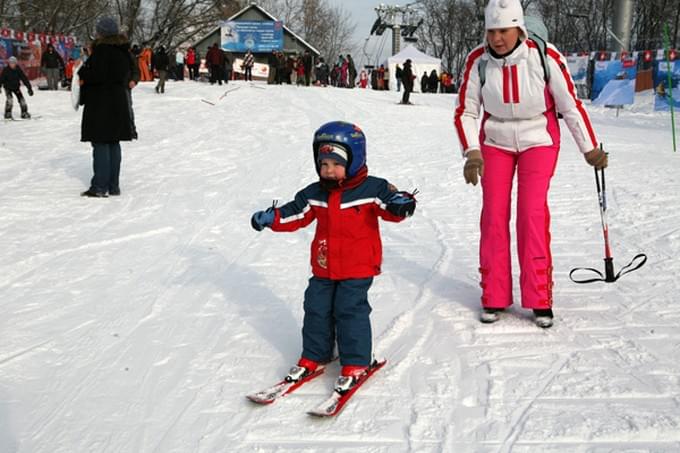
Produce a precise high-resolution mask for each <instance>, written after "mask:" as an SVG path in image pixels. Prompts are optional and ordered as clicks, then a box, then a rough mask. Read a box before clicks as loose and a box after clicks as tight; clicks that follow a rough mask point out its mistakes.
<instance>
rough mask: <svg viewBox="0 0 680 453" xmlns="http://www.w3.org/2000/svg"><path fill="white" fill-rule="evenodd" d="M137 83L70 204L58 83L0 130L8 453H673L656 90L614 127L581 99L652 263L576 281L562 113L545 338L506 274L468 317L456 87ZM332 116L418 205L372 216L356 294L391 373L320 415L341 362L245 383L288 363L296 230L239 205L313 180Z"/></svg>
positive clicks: (665, 141) (673, 319)
mask: <svg viewBox="0 0 680 453" xmlns="http://www.w3.org/2000/svg"><path fill="white" fill-rule="evenodd" d="M153 86H154V85H153V84H152V83H143V84H141V85H140V86H139V87H137V88H136V89H135V90H134V103H135V113H136V118H137V125H138V129H139V137H140V138H139V140H138V141H135V142H125V143H123V169H122V175H121V190H122V196H120V197H115V198H108V199H87V198H81V197H80V196H79V195H78V194H79V192H80V191H82V190H85V189H86V188H87V187H88V183H89V178H90V177H91V171H92V170H91V165H92V162H91V148H90V146H89V144H88V143H81V142H80V141H79V140H80V116H81V113H80V112H78V113H76V112H74V111H73V110H72V108H71V107H70V100H69V93H68V92H66V91H59V92H45V91H37V92H36V95H35V96H33V97H31V98H28V102H29V107H30V111H31V113H32V114H33V115H35V116H38V115H40V116H41V118H39V119H36V120H30V121H17V122H2V123H0V208H1V211H0V216H1V219H2V222H0V237H1V238H2V260H0V310H1V312H2V315H1V316H0V339H1V340H0V452H3V453H10V452H12V453H13V452H18V453H38V452H40V453H43V452H44V453H48V452H49V453H80V452H97V453H109V452H111V453H113V452H131V453H151V452H159V453H171V452H177V453H187V452H192V453H193V452H196V453H199V452H201V453H203V452H206V453H207V452H385V453H387V452H389V453H393V452H510V451H512V452H538V451H541V452H597V453H604V452H656V453H659V452H664V453H665V452H669V453H670V452H678V451H680V306H679V305H678V298H679V297H680V296H679V295H678V294H680V284H679V277H678V276H679V275H680V259H678V256H680V211H679V210H678V207H679V206H680V172H679V171H678V168H679V162H680V153H673V151H672V138H671V132H670V118H669V117H668V114H667V113H654V112H653V111H652V109H651V102H652V97H651V95H643V96H638V98H637V104H636V105H635V106H633V107H632V108H627V109H626V110H623V111H622V112H621V113H620V115H619V117H618V118H617V117H616V115H615V111H614V110H609V109H605V108H600V107H590V106H589V107H588V108H589V111H590V113H591V115H592V118H593V122H594V126H595V130H596V133H597V134H598V137H599V138H600V140H601V141H602V142H604V145H605V148H606V149H607V150H608V151H609V153H610V167H609V168H608V169H607V193H608V202H609V211H608V212H609V215H608V220H609V224H610V235H611V239H612V249H613V253H614V258H615V265H616V267H617V269H618V268H620V267H621V266H623V265H625V264H626V263H627V262H628V261H629V260H630V259H631V258H632V257H633V256H634V255H635V254H637V253H639V252H644V253H646V254H647V255H648V257H649V261H648V263H647V264H646V265H645V266H644V267H643V268H642V269H640V270H638V271H637V272H634V273H631V274H629V275H627V276H625V277H624V278H622V279H621V280H620V281H619V282H618V283H615V284H604V283H602V284H591V285H576V284H574V283H572V282H570V281H569V279H568V273H569V271H570V270H571V269H572V268H574V267H578V266H591V267H596V268H598V269H602V268H603V261H602V258H603V255H604V247H603V240H602V229H601V225H600V217H599V212H598V204H597V195H596V190H595V181H594V179H595V178H594V174H593V170H592V169H591V168H590V167H588V166H587V164H586V163H585V161H584V159H583V157H582V156H581V155H580V154H579V152H578V151H577V149H576V147H575V145H574V142H573V141H572V139H571V137H570V136H569V133H568V130H567V129H566V127H563V128H562V129H563V146H562V150H561V153H560V159H559V164H558V167H557V171H556V174H555V177H554V179H553V181H552V189H551V192H550V205H551V211H552V246H553V257H554V266H555V273H554V279H555V288H554V300H555V314H556V319H555V326H554V327H553V328H551V329H548V330H541V329H539V328H537V327H536V326H535V325H534V323H533V317H532V316H531V314H530V313H529V312H528V311H526V310H523V309H521V308H520V301H519V298H518V296H519V291H517V289H518V288H515V289H516V291H515V305H514V307H513V308H512V309H511V310H510V312H509V313H506V314H504V315H503V317H502V319H501V321H500V322H498V323H496V324H493V325H483V324H481V323H480V322H479V321H478V316H479V304H480V302H479V297H480V288H479V284H478V271H477V268H478V259H477V256H478V240H479V227H478V225H479V214H480V208H481V192H480V188H479V186H478V187H473V186H470V185H465V183H464V181H463V177H462V165H463V161H462V159H461V155H460V149H459V144H458V141H457V138H456V136H455V132H454V128H453V124H452V116H453V104H454V95H422V94H415V95H413V96H412V100H413V102H414V103H415V105H413V106H400V105H397V101H398V100H399V94H398V93H394V92H376V91H367V90H359V89H355V90H343V89H333V88H327V89H323V88H296V87H293V86H267V85H262V84H254V85H253V84H246V83H239V82H233V83H230V84H229V85H228V86H226V87H225V86H222V87H219V86H210V85H208V84H203V83H195V82H168V84H167V87H166V94H165V95H158V94H156V93H154V90H153ZM237 87H238V90H235V91H232V92H229V93H228V94H227V95H226V96H224V97H223V98H222V99H220V97H221V96H222V95H223V94H224V92H225V91H226V90H227V89H233V88H237ZM201 99H205V100H208V101H210V102H212V103H214V104H215V105H210V104H208V103H206V102H201ZM15 116H18V111H17V110H16V106H15ZM330 120H347V121H351V122H354V123H356V124H358V125H360V126H361V127H362V128H363V130H364V131H365V133H366V135H367V137H368V166H369V171H370V173H371V174H373V175H376V176H381V177H384V178H386V179H388V180H389V181H390V182H392V183H393V184H395V185H396V186H398V188H399V189H401V190H413V189H415V188H418V190H419V191H420V194H419V195H418V200H419V204H418V209H417V210H416V213H415V216H414V217H413V218H410V219H408V220H407V221H405V222H403V223H400V224H388V223H385V224H383V225H382V235H383V243H384V263H383V274H382V275H381V276H379V277H378V278H376V280H375V283H374V285H373V287H372V289H371V292H370V294H369V296H370V302H371V305H372V306H373V313H372V315H371V316H372V322H373V336H374V340H375V341H374V350H375V354H376V356H381V357H385V358H387V360H388V363H387V366H386V367H385V368H384V369H383V370H381V371H380V372H379V373H377V374H376V375H375V378H374V379H372V380H371V381H370V382H369V383H367V384H366V385H365V386H364V387H363V388H362V389H361V390H360V391H359V392H358V393H357V394H356V395H355V397H354V398H353V399H352V401H351V402H350V403H349V404H348V405H347V406H346V408H345V410H344V411H343V412H342V413H341V414H340V415H339V416H338V417H337V418H335V419H314V418H310V417H309V416H308V415H306V414H305V411H306V410H308V409H310V408H312V407H314V406H315V405H316V404H318V403H319V402H321V401H322V400H323V399H325V398H326V396H327V395H328V393H329V391H330V389H331V388H332V383H333V381H334V379H335V377H336V375H337V373H338V371H339V365H338V364H337V363H336V364H332V365H331V366H330V367H329V369H328V372H327V374H326V375H324V376H322V377H321V378H318V379H317V380H315V381H313V382H312V383H310V384H308V385H306V386H305V387H303V388H301V389H300V391H299V392H296V393H295V394H293V395H290V396H289V397H286V398H284V399H283V400H281V401H279V402H277V403H276V404H274V405H272V406H269V407H260V406H255V405H252V403H249V402H248V401H247V400H246V398H245V397H244V396H245V395H246V394H247V393H249V392H252V391H254V390H259V389H261V388H263V387H266V386H268V385H271V384H273V383H274V382H276V381H277V380H278V379H280V378H281V377H283V376H284V375H285V374H286V373H287V371H288V368H289V367H290V366H291V365H293V364H294V363H295V361H296V360H297V358H298V355H299V353H300V350H301V335H300V328H301V321H302V296H303V292H304V289H305V287H306V284H307V278H308V277H309V276H310V268H309V264H308V259H309V258H308V254H309V243H310V241H311V238H312V235H313V226H310V227H308V228H307V229H305V230H301V231H298V232H295V233H285V234H284V233H282V234H275V233H272V232H271V231H269V230H266V231H264V232H261V233H257V232H255V231H254V230H252V229H251V227H250V223H249V221H250V216H251V214H252V213H253V212H254V211H256V210H259V209H264V208H267V207H268V206H270V205H271V204H272V200H274V199H278V200H281V201H287V200H290V199H292V197H293V196H294V194H295V193H296V191H297V190H299V189H301V188H302V187H304V186H305V185H307V184H308V183H310V182H312V181H314V179H315V177H316V173H315V171H314V166H313V162H312V152H311V140H312V134H313V132H314V130H315V129H316V128H318V127H319V126H320V125H321V124H323V123H324V122H326V121H330ZM515 270H516V272H515V280H518V271H517V267H515Z"/></svg>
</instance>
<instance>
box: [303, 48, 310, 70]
mask: <svg viewBox="0 0 680 453" xmlns="http://www.w3.org/2000/svg"><path fill="white" fill-rule="evenodd" d="M302 64H303V65H304V66H305V74H311V72H312V55H311V54H310V53H309V52H305V54H304V55H303V56H302Z"/></svg>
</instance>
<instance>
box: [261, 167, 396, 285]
mask: <svg viewBox="0 0 680 453" xmlns="http://www.w3.org/2000/svg"><path fill="white" fill-rule="evenodd" d="M347 183H348V187H347V186H346V187H343V188H337V189H332V190H326V189H324V188H323V186H322V184H321V183H320V182H315V183H313V184H311V185H309V186H307V187H306V188H305V189H303V190H301V191H300V192H298V193H297V195H295V200H293V201H291V202H290V203H287V204H285V205H283V206H281V207H280V208H277V209H275V216H274V223H273V224H272V226H271V228H272V230H273V231H295V230H297V229H299V228H303V227H305V226H307V225H309V224H310V223H311V222H312V221H314V219H316V233H315V235H314V240H313V241H312V245H311V264H312V273H313V274H314V276H316V277H319V278H328V279H332V280H345V279H349V278H368V277H372V276H374V275H378V274H379V273H380V265H381V263H382V243H381V241H380V228H379V225H378V217H381V218H382V219H383V220H387V221H390V222H401V221H402V220H404V218H403V217H397V216H395V215H394V214H392V213H390V212H389V211H387V210H386V209H385V205H386V203H387V200H389V198H390V197H391V196H392V195H393V190H392V189H391V187H390V185H389V184H388V182H387V181H386V180H384V179H381V178H375V177H373V176H367V171H366V170H365V167H364V170H363V171H362V172H360V173H359V174H358V175H357V176H355V177H354V178H352V179H351V180H348V181H347Z"/></svg>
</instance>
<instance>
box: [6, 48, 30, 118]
mask: <svg viewBox="0 0 680 453" xmlns="http://www.w3.org/2000/svg"><path fill="white" fill-rule="evenodd" d="M8 63H9V65H8V66H5V68H4V69H3V70H2V74H0V87H5V96H7V101H6V102H5V119H8V120H11V119H12V95H14V96H16V97H17V100H18V101H19V106H21V117H22V118H26V119H28V118H30V117H31V115H30V114H29V113H28V105H27V104H26V100H25V99H24V96H23V95H22V94H21V90H20V84H19V82H24V85H26V89H27V90H28V95H29V96H33V88H31V82H29V80H28V77H26V74H24V71H22V70H21V68H20V67H19V65H18V64H17V59H16V57H9V61H8Z"/></svg>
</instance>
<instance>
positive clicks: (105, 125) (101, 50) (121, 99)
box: [78, 35, 132, 143]
mask: <svg viewBox="0 0 680 453" xmlns="http://www.w3.org/2000/svg"><path fill="white" fill-rule="evenodd" d="M129 48H130V44H129V43H128V42H127V38H125V37H124V36H122V35H119V36H108V37H106V38H102V39H100V40H97V41H95V42H94V43H93V45H92V55H91V56H90V58H88V59H87V61H86V62H85V64H83V66H82V67H81V68H80V70H79V71H78V75H79V76H80V80H81V81H83V86H82V87H81V100H82V102H83V104H84V109H83V121H82V123H81V139H80V140H81V141H84V142H94V143H100V142H101V143H115V142H118V141H121V140H132V120H131V118H130V106H129V104H128V89H129V88H128V84H129V82H130V80H131V79H132V60H131V58H130V52H129Z"/></svg>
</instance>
